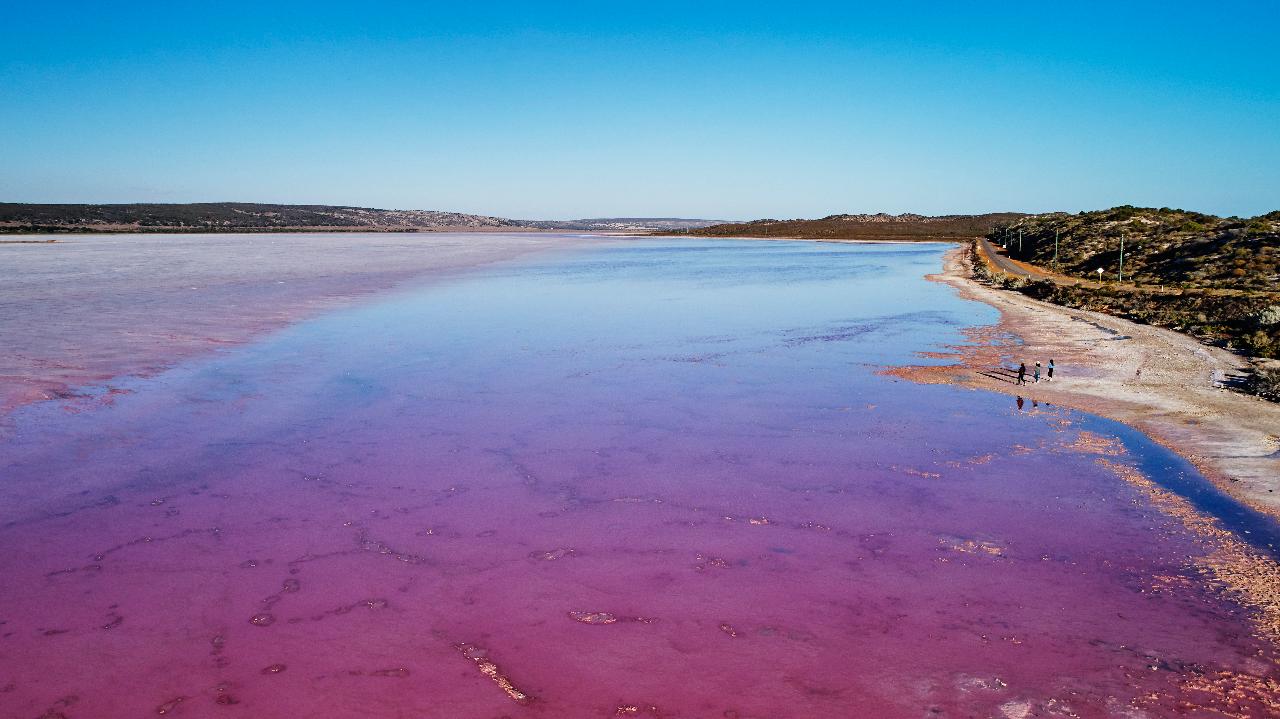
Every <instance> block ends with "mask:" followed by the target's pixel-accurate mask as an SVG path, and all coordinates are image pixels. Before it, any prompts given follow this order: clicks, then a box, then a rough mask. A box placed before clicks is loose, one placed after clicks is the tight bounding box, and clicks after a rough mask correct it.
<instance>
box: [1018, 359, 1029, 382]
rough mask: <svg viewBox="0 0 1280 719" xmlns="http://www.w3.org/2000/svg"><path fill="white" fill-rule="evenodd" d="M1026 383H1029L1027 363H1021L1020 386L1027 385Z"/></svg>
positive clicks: (1019, 367)
mask: <svg viewBox="0 0 1280 719" xmlns="http://www.w3.org/2000/svg"><path fill="white" fill-rule="evenodd" d="M1026 383H1027V363H1026V362H1019V363H1018V384H1026Z"/></svg>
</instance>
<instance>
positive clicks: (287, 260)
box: [0, 232, 583, 415]
mask: <svg viewBox="0 0 1280 719" xmlns="http://www.w3.org/2000/svg"><path fill="white" fill-rule="evenodd" d="M57 239H58V241H57V242H56V243H43V242H42V243H39V244H22V245H18V244H13V245H12V246H6V247H4V248H3V249H2V250H0V265H3V267H4V268H5V270H4V273H5V281H4V282H3V283H0V337H4V338H5V345H6V348H5V352H3V353H0V415H3V414H6V413H8V412H9V411H10V410H12V409H14V408H15V407H18V406H20V405H23V404H27V403H29V402H35V401H40V400H45V399H59V398H63V399H65V398H71V397H75V396H76V393H77V388H79V387H84V386H88V385H98V386H101V385H102V384H104V383H109V382H110V381H111V380H112V379H113V378H116V377H121V376H127V375H149V374H154V373H155V372H158V371H160V370H162V369H164V368H166V367H170V366H172V365H173V364H174V363H176V362H178V361H180V360H182V359H185V358H188V357H193V356H196V355H199V354H201V353H205V352H209V351H212V350H214V349H216V348H218V347H224V346H227V345H230V344H238V343H241V342H245V341H247V340H249V339H251V338H253V337H255V336H258V335H260V334H261V333H263V332H267V331H270V330H273V329H278V328H280V327H283V326H285V325H287V324H290V323H292V322H296V321H298V320H300V319H303V318H305V317H309V316H313V315H315V314H317V313H319V312H321V311H323V310H325V309H329V308H333V307H337V306H340V305H342V304H344V303H347V302H350V301H351V300H353V299H354V298H357V297H360V296H363V295H368V294H370V293H373V292H377V291H381V290H386V289H389V288H392V287H395V286H397V285H400V284H401V283H406V282H414V281H420V280H422V279H424V278H429V277H443V276H447V275H448V274H450V273H456V272H458V271H462V270H465V269H468V268H472V267H476V266H479V265H484V264H487V263H492V262H497V261H500V260H507V259H512V258H515V257H518V256H520V255H524V254H527V253H530V252H535V251H539V250H544V249H549V248H557V247H569V246H572V245H574V244H577V243H581V242H582V241H583V240H582V239H581V236H580V235H579V236H578V237H573V236H568V235H555V234H549V233H538V232H530V233H525V232H521V233H465V234H463V233H459V234H448V233H424V234H396V233H366V234H356V233H344V234H318V233H307V234H271V235H264V234H252V235H245V234H216V235H210V234H203V235H163V234H148V235H110V236H107V235H66V236H59V237H58V238H57ZM109 391H110V388H108V392H109Z"/></svg>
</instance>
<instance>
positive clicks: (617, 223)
mask: <svg viewBox="0 0 1280 719" xmlns="http://www.w3.org/2000/svg"><path fill="white" fill-rule="evenodd" d="M723 223H724V220H690V219H684V218H680V217H597V218H593V219H585V220H524V221H522V224H524V225H527V226H529V227H537V228H540V229H548V230H590V231H594V232H610V231H612V232H635V231H642V230H650V231H678V230H687V229H698V228H702V227H711V226H712V225H719V224H723Z"/></svg>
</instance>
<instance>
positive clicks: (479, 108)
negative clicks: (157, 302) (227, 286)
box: [0, 0, 1280, 219]
mask: <svg viewBox="0 0 1280 719" xmlns="http://www.w3.org/2000/svg"><path fill="white" fill-rule="evenodd" d="M267 6H270V7H267ZM3 17H4V21H3V23H0V201H28V202H129V201H158V202H188V201H217V200H238V201H266V202H307V203H333V204H354V205H367V206H375V207H394V208H414V209H448V210H458V211H465V212H477V213H484V214H495V215H501V216H506V217H519V218H567V217H582V216H618V215H628V216H658V215H662V216H672V215H676V216H687V217H712V218H732V219H737V218H756V217H812V216H822V215H826V214H831V213H835V212H846V211H847V212H858V211H879V210H884V211H889V212H901V211H917V212H926V213H948V212H980V211H989V210H1026V211H1046V210H1057V209H1062V210H1072V211H1074V210H1080V209H1093V208H1100V207H1109V206H1112V205H1116V204H1123V203H1131V204H1139V205H1155V206H1162V205H1168V206H1174V207H1185V208H1188V209H1199V210H1202V211H1207V212H1214V213H1217V214H1240V215H1251V214H1256V213H1260V212H1265V211H1269V210H1273V209H1277V208H1280V39H1278V38H1280V35H1277V33H1278V32H1280V30H1278V28H1280V3H1276V2H1240V3H1235V2H1223V3H1209V2H1180V1H1178V0H1169V1H1166V2H1159V3H1156V2H1151V3H1147V2H1124V3H1119V2H1108V3H1082V2H1076V3H1031V2H1025V0H1023V1H1020V2H1010V3H1004V2H994V1H993V2H985V3H969V2H936V3H918V2H893V3H888V2H875V3H867V4H866V5H865V6H859V5H858V4H857V3H805V2H778V3H769V4H756V3H750V2H732V3H728V2H726V3H719V2H689V1H687V0H686V1H685V2H678V3H666V2H631V3H622V2H603V1H602V2H582V3H569V2H566V3H554V4H553V3H539V2H532V1H526V2H516V3H502V2H483V0H473V1H472V2H468V3H458V2H441V3H433V2H413V3H384V2H362V3H329V2H319V1H315V2H306V3H277V2H272V3H265V2H255V3H236V2H218V3H206V2H199V3H197V2H176V1H175V2H157V3H141V2H136V3H131V2H127V1H124V0H122V1H121V2H100V1H94V2H54V1H53V0H50V1H49V2H17V1H16V0H15V1H13V2H8V3H5V6H4V9H3Z"/></svg>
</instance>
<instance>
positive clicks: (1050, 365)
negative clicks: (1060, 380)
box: [1044, 360, 1053, 382]
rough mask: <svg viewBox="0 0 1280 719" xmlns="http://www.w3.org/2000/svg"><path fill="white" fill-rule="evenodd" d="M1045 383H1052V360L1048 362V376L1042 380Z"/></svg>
mask: <svg viewBox="0 0 1280 719" xmlns="http://www.w3.org/2000/svg"><path fill="white" fill-rule="evenodd" d="M1044 380H1045V381H1046V382H1052V381H1053V360H1049V374H1048V375H1047V376H1046V377H1045V378H1044Z"/></svg>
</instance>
